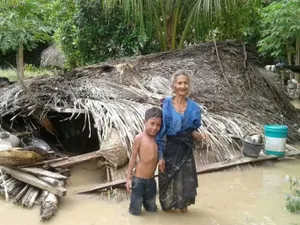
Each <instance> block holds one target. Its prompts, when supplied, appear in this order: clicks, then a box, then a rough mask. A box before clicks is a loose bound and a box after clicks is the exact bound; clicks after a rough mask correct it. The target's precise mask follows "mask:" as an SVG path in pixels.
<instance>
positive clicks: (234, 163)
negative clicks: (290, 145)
mask: <svg viewBox="0 0 300 225" xmlns="http://www.w3.org/2000/svg"><path fill="white" fill-rule="evenodd" d="M299 155H300V152H296V153H286V157H285V158H282V159H287V158H288V157H293V156H299ZM276 159H279V157H278V156H271V155H268V156H261V157H259V158H248V157H243V158H239V159H235V160H232V161H229V162H219V163H213V164H209V165H206V166H202V167H200V168H199V169H198V170H197V174H204V173H209V172H213V171H218V170H222V169H226V168H230V167H234V166H238V165H243V164H250V163H257V162H263V161H267V160H276ZM155 177H157V174H156V175H155ZM124 184H126V179H121V180H116V181H112V182H108V183H104V184H99V185H96V186H95V187H92V188H85V189H83V190H81V191H78V192H77V194H85V193H89V192H93V191H99V190H102V189H105V188H108V187H117V186H122V185H123V186H124Z"/></svg>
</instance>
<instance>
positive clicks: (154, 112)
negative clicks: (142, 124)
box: [145, 107, 162, 121]
mask: <svg viewBox="0 0 300 225" xmlns="http://www.w3.org/2000/svg"><path fill="white" fill-rule="evenodd" d="M151 118H162V111H161V109H160V108H157V107H152V108H150V109H148V110H147V111H146V113H145V120H146V121H147V120H149V119H151Z"/></svg>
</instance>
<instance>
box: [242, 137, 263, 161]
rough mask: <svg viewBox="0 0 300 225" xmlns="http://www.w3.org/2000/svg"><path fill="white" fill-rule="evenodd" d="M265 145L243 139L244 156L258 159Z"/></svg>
mask: <svg viewBox="0 0 300 225" xmlns="http://www.w3.org/2000/svg"><path fill="white" fill-rule="evenodd" d="M263 147H264V145H263V143H253V142H251V141H250V140H246V139H245V138H244V139H243V148H242V150H243V155H244V156H246V157H251V158H258V156H259V154H260V152H261V150H262V149H263Z"/></svg>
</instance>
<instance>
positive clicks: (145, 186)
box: [126, 107, 162, 215]
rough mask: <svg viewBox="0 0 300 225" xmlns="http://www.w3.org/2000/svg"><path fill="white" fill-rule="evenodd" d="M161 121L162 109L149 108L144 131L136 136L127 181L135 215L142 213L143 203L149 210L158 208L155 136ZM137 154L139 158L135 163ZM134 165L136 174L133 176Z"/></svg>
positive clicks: (131, 210) (130, 207)
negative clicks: (155, 177)
mask: <svg viewBox="0 0 300 225" xmlns="http://www.w3.org/2000/svg"><path fill="white" fill-rule="evenodd" d="M161 123H162V112H161V109H159V108H156V107H153V108H150V109H148V110H147V111H146V114H145V122H144V125H145V128H144V131H143V132H142V133H140V134H138V135H137V136H136V137H135V138H134V142H133V151H132V155H131V158H130V161H129V165H128V175H127V182H126V189H127V191H128V192H130V191H131V196H130V206H129V213H131V214H133V215H140V213H141V209H142V205H143V206H144V208H145V210H146V211H148V212H156V210H157V206H156V201H155V198H156V182H155V179H154V173H155V170H156V166H157V162H158V150H157V144H156V140H155V136H156V134H157V133H158V131H159V130H160V127H161ZM137 156H138V159H139V160H138V162H137V164H136V165H135V163H136V161H137ZM134 166H135V174H134V175H133V176H132V170H133V168H134Z"/></svg>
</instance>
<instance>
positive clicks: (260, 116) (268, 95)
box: [0, 42, 299, 165]
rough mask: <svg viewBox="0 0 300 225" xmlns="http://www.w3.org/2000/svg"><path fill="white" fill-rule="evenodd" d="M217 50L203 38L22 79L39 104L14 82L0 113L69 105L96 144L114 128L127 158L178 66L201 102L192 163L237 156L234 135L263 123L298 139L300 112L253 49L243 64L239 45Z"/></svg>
mask: <svg viewBox="0 0 300 225" xmlns="http://www.w3.org/2000/svg"><path fill="white" fill-rule="evenodd" d="M217 51H218V53H219V57H220V62H221V64H220V63H219V61H218V58H217V54H216V48H215V46H214V44H213V43H205V44H201V45H196V46H191V47H188V48H186V49H183V50H180V51H172V52H165V53H160V54H153V55H148V56H140V57H136V58H128V59H121V60H117V61H110V62H106V63H101V64H98V65H93V66H88V67H84V68H78V69H75V70H73V71H72V72H70V73H68V74H66V75H64V76H59V77H41V78H38V79H30V80H27V81H26V82H25V83H26V84H27V86H28V87H29V90H30V91H31V93H32V94H33V96H34V97H35V99H37V102H38V104H36V103H32V102H31V101H30V100H29V98H28V95H27V93H26V92H25V91H24V90H23V89H22V87H21V86H20V85H19V84H18V83H16V84H13V85H10V86H9V87H5V88H2V89H0V116H1V117H3V116H5V115H8V114H10V115H15V117H18V116H22V115H23V116H24V115H28V114H30V115H31V114H32V113H33V111H34V110H36V109H37V108H40V109H43V114H42V116H44V115H46V114H47V112H49V111H53V110H55V111H57V112H61V111H64V110H69V111H70V112H71V113H72V115H71V116H70V119H72V118H76V116H77V115H78V114H79V113H85V116H86V124H85V126H86V127H88V128H89V129H92V128H93V127H96V128H97V131H98V137H99V140H100V143H101V141H102V140H104V139H105V138H106V137H107V136H108V134H109V132H110V131H111V129H112V128H116V129H117V131H118V132H119V135H120V137H121V140H122V143H123V145H124V146H126V148H127V150H128V155H130V152H131V150H130V149H131V144H132V140H133V137H134V135H136V133H137V132H139V131H141V130H142V128H143V117H144V112H145V110H146V109H147V108H148V107H151V106H153V105H159V101H160V99H161V98H163V97H165V96H167V95H170V93H171V91H170V87H169V85H170V82H169V80H170V78H171V75H172V73H173V72H175V71H176V70H178V69H184V70H187V71H189V72H190V74H191V84H192V93H191V98H193V99H194V100H195V101H196V102H198V103H199V104H201V105H202V111H203V115H202V126H201V128H200V130H201V131H202V132H205V133H207V134H209V136H210V141H209V143H208V145H205V146H202V145H201V146H200V145H198V147H197V149H202V150H205V151H198V155H199V154H200V155H199V160H200V162H199V163H197V164H200V165H201V164H207V163H212V162H219V161H224V160H227V159H232V158H235V157H240V156H241V150H240V147H241V145H240V139H241V138H242V137H243V136H244V135H245V134H246V133H252V132H263V125H265V124H268V123H282V122H283V123H284V124H287V125H288V126H289V128H290V131H289V141H290V142H295V141H297V140H299V134H298V133H297V132H296V128H295V127H294V126H293V125H294V124H295V123H297V122H298V121H299V117H298V115H297V112H298V111H297V110H296V109H295V108H294V107H293V106H292V105H291V104H290V102H289V99H288V98H287V96H286V95H285V93H284V90H283V89H282V87H280V86H279V84H277V83H276V82H275V81H274V80H273V79H272V75H271V74H270V73H269V72H268V71H266V70H264V68H263V67H262V65H260V64H259V61H258V58H257V56H256V54H255V53H253V52H251V51H250V50H248V54H247V67H246V68H245V67H244V51H243V46H240V45H236V44H234V43H231V42H224V43H219V44H218V50H217ZM221 66H222V67H221ZM91 116H92V117H93V121H94V124H92V122H91V121H92V120H91V118H90V117H91ZM199 152H200V153H199ZM204 156H205V157H204Z"/></svg>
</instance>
